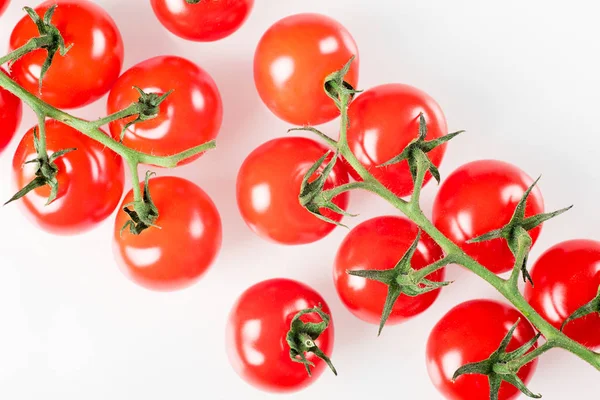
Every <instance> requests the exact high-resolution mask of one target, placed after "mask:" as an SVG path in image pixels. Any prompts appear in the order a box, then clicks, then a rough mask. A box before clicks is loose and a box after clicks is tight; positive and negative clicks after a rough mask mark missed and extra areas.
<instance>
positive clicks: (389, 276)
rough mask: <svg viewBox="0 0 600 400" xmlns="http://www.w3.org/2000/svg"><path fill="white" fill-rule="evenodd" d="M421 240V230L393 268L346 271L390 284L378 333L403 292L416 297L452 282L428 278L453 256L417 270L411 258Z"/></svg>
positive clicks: (451, 260) (450, 261)
mask: <svg viewBox="0 0 600 400" xmlns="http://www.w3.org/2000/svg"><path fill="white" fill-rule="evenodd" d="M420 240H421V230H419V232H418V233H417V236H416V237H415V240H414V241H413V242H412V244H411V246H410V247H409V248H408V250H406V252H405V253H404V255H403V256H402V258H401V259H400V261H398V263H397V264H396V266H395V267H394V268H392V269H387V270H376V269H372V270H353V271H346V273H347V274H348V275H353V276H359V277H361V278H366V279H371V280H374V281H377V282H381V283H383V284H385V285H387V286H388V293H387V296H386V299H385V304H384V306H383V312H382V313H381V321H380V323H379V331H378V332H377V335H378V336H379V335H381V331H382V330H383V327H384V326H385V323H386V321H387V320H388V318H389V316H390V314H391V313H392V309H393V307H394V304H395V303H396V301H397V300H398V297H400V295H401V294H403V293H404V294H405V295H407V296H411V297H415V296H419V295H421V294H424V293H427V292H431V291H432V290H436V289H440V288H442V287H444V286H448V285H449V284H450V283H452V282H436V281H431V280H429V279H427V278H426V276H427V275H429V274H431V273H433V272H435V271H436V270H438V269H440V268H442V267H444V266H446V265H448V264H450V263H452V262H453V259H452V257H450V256H447V257H444V258H443V259H441V260H439V261H436V262H435V263H433V264H430V265H429V266H427V267H425V268H423V269H421V270H415V269H414V268H413V267H412V265H411V259H412V257H413V255H414V254H415V251H416V250H417V246H418V245H419V241H420Z"/></svg>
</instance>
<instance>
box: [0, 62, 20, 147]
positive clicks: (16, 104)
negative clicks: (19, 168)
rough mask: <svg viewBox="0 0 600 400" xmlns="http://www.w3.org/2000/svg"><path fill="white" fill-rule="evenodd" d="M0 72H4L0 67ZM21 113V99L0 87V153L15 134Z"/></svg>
mask: <svg viewBox="0 0 600 400" xmlns="http://www.w3.org/2000/svg"><path fill="white" fill-rule="evenodd" d="M0 74H5V72H4V70H2V69H0ZM22 114H23V105H22V103H21V100H20V99H19V98H18V97H17V96H15V95H13V94H12V93H10V92H9V91H8V90H6V89H2V88H0V153H2V150H4V149H5V148H6V146H8V144H9V143H10V140H11V139H12V137H13V136H14V135H15V132H16V131H17V128H18V127H19V124H20V123H21V116H22Z"/></svg>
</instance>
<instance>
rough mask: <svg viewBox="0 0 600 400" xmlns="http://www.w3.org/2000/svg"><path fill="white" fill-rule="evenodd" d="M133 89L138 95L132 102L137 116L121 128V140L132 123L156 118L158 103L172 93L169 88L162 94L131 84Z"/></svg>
mask: <svg viewBox="0 0 600 400" xmlns="http://www.w3.org/2000/svg"><path fill="white" fill-rule="evenodd" d="M133 89H135V90H136V91H137V92H138V93H139V95H140V97H139V98H138V101H137V103H134V104H133V106H136V107H137V111H138V112H137V117H136V118H135V119H134V120H132V121H130V122H128V123H126V124H125V126H123V129H122V130H121V141H123V138H124V137H125V133H126V132H127V129H129V128H130V127H131V126H132V125H135V124H137V123H138V122H143V121H148V120H151V119H154V118H156V117H157V116H158V113H159V112H160V105H161V104H162V103H163V102H164V101H165V100H166V99H167V97H169V95H170V94H171V93H173V90H169V91H168V92H167V93H164V94H158V93H146V92H144V91H143V90H142V89H140V88H139V87H137V86H133Z"/></svg>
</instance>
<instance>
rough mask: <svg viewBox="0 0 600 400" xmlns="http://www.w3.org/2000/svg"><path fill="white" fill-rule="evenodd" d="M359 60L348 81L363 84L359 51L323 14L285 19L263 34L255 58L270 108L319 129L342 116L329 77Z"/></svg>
mask: <svg viewBox="0 0 600 400" xmlns="http://www.w3.org/2000/svg"><path fill="white" fill-rule="evenodd" d="M353 55H354V56H356V59H355V60H354V63H353V64H352V67H351V68H350V71H349V72H348V75H346V81H347V82H349V83H350V84H351V85H353V86H354V87H356V85H357V83H358V65H359V60H358V49H357V47H356V43H355V42H354V39H353V38H352V36H351V35H350V33H349V32H348V31H347V30H346V28H344V27H343V26H342V25H341V24H340V23H339V22H337V21H335V20H333V19H331V18H329V17H326V16H324V15H320V14H296V15H292V16H289V17H285V18H283V19H281V20H280V21H278V22H276V23H275V24H274V25H273V26H271V27H270V28H269V29H268V30H267V32H266V33H265V34H264V35H263V37H262V38H261V39H260V42H259V43H258V47H257V48H256V53H255V55H254V82H255V83H256V89H257V90H258V94H259V95H260V97H261V98H262V100H263V102H264V103H265V104H266V106H267V107H268V108H269V109H270V110H271V111H272V112H273V113H274V114H275V115H276V116H278V117H279V118H281V119H283V120H284V121H286V122H289V123H291V124H294V125H318V124H322V123H325V122H327V121H331V120H332V119H334V118H335V117H337V116H338V115H339V111H338V109H337V108H336V106H335V104H334V103H333V101H332V100H331V99H330V98H329V97H327V95H326V94H325V92H324V90H323V81H324V79H325V78H326V77H327V76H328V75H329V74H331V73H332V72H335V71H337V70H339V69H341V68H342V67H343V66H344V65H345V64H346V63H347V62H348V60H350V58H351V57H352V56H353Z"/></svg>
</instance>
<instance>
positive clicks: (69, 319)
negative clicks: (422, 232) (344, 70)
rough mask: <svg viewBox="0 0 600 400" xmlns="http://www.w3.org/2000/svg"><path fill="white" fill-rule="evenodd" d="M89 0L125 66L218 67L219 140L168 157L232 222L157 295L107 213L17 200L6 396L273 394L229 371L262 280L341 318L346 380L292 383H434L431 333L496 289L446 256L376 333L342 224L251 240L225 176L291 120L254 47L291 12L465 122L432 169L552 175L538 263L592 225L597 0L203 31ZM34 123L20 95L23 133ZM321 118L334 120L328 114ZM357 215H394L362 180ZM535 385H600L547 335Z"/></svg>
mask: <svg viewBox="0 0 600 400" xmlns="http://www.w3.org/2000/svg"><path fill="white" fill-rule="evenodd" d="M98 3H100V4H101V5H103V6H104V7H105V8H106V9H107V11H108V12H109V13H110V14H111V15H112V16H113V18H114V19H115V21H116V22H117V24H118V26H119V27H120V29H121V32H122V34H123V38H124V42H125V50H126V52H125V54H126V55H125V66H124V67H125V68H129V67H130V66H132V65H133V64H135V63H137V62H139V61H142V60H144V59H146V58H149V57H152V56H155V55H162V54H176V55H181V56H185V57H187V58H189V59H191V60H193V61H195V62H197V63H198V64H199V65H200V66H202V67H203V68H204V69H206V70H207V71H208V72H209V73H210V74H211V75H212V76H213V77H214V78H215V80H216V82H217V84H218V86H219V88H220V90H221V93H222V96H223V101H224V107H225V120H224V124H223V129H222V130H221V133H220V136H219V138H218V144H219V146H218V149H217V150H215V151H212V152H210V153H209V154H207V155H206V156H204V157H202V158H201V159H200V160H198V161H196V162H194V163H193V164H192V165H188V166H185V167H183V168H180V169H178V170H176V171H160V173H161V174H177V175H181V176H184V177H187V178H189V179H192V180H193V181H194V182H196V183H197V184H199V185H200V186H201V187H202V188H204V189H205V190H206V191H207V192H208V193H209V194H210V196H211V197H212V198H213V199H214V200H215V202H216V204H217V205H218V208H219V210H220V213H221V216H222V218H223V225H224V242H223V248H222V251H221V253H220V255H219V258H218V261H217V262H216V263H215V264H214V265H213V266H212V268H211V269H210V271H209V272H208V274H206V276H205V277H204V278H203V279H202V280H201V281H200V282H199V283H198V284H197V285H195V286H193V287H191V288H189V289H187V290H184V291H181V292H176V293H166V294H165V293H153V292H150V291H147V290H144V289H141V288H139V287H137V286H136V285H134V284H133V283H131V282H129V281H128V280H127V279H125V278H124V277H123V276H122V274H121V272H119V270H118V268H117V266H116V264H115V262H114V260H113V257H112V253H111V234H112V226H113V220H114V218H113V217H111V218H109V219H108V220H107V221H105V222H104V223H103V224H101V225H100V226H99V227H98V228H97V229H95V230H93V231H92V232H89V233H87V234H84V235H81V236H78V237H56V236H51V235H49V234H46V233H44V232H41V231H40V230H38V229H37V228H35V227H34V226H32V225H31V224H30V223H29V222H28V220H26V219H25V217H23V216H22V214H21V213H20V211H19V207H18V206H15V205H11V206H7V207H3V208H1V209H0V226H1V227H2V229H0V398H1V399H40V398H45V399H64V400H71V399H73V400H75V399H77V400H78V399H89V400H95V399H146V400H154V399H156V400H163V399H182V400H183V399H208V400H212V399H224V400H237V399H244V400H253V399H271V398H276V397H277V396H271V395H267V394H264V393H262V392H259V391H257V390H255V389H253V388H251V387H250V386H248V385H247V384H246V383H244V382H243V381H242V380H240V379H239V378H238V377H237V376H236V375H235V373H234V372H233V370H232V369H231V368H230V366H229V363H228V361H227V358H226V354H225V343H224V327H225V322H226V317H227V314H228V312H229V309H230V307H231V305H232V304H233V302H234V301H235V299H236V297H237V296H238V295H239V294H240V293H241V292H242V291H243V290H244V289H245V288H247V287H248V286H250V285H251V284H253V283H255V282H257V281H260V280H263V279H266V278H272V277H290V278H295V279H298V280H301V281H303V282H306V283H307V284H309V285H311V286H313V287H314V288H316V289H317V290H318V291H319V292H321V293H322V295H323V296H324V297H325V299H326V300H327V302H328V303H329V305H330V306H331V308H332V311H333V315H334V319H335V324H336V343H335V351H334V354H333V360H334V362H335V365H336V366H337V368H338V371H339V372H340V376H338V377H337V378H335V377H334V376H333V375H332V374H330V373H328V372H326V373H325V374H324V375H323V376H322V377H321V379H319V380H318V381H317V382H315V384H314V385H312V386H311V387H309V388H308V389H306V390H305V391H303V392H300V393H297V394H294V395H291V396H288V397H287V398H289V399H294V400H300V399H315V398H317V399H325V398H341V397H342V395H343V398H345V399H363V398H376V397H383V396H388V395H391V396H394V397H395V398H404V399H438V398H440V396H439V394H437V392H436V390H435V389H434V388H433V386H432V385H431V383H430V382H429V378H428V376H427V372H426V368H425V357H424V347H425V342H426V339H427V336H428V333H429V331H430V329H431V327H432V326H433V325H434V324H435V322H436V321H437V320H438V319H439V318H440V317H441V316H442V315H443V314H444V313H445V312H446V311H447V310H448V309H449V308H450V307H451V306H453V305H454V304H457V303H459V302H461V301H464V300H467V299H472V298H477V297H487V298H498V296H497V294H496V293H495V292H494V291H493V290H492V289H491V288H490V287H488V286H487V284H486V283H485V282H483V281H480V280H479V279H478V278H476V277H474V276H472V275H471V274H470V273H469V272H467V271H465V270H462V269H459V268H458V267H451V268H450V270H449V272H448V275H449V278H450V279H452V280H455V281H456V282H455V283H454V284H453V285H452V286H451V287H449V288H448V289H445V290H444V291H443V293H442V295H441V296H440V297H439V299H438V300H437V302H436V303H435V304H434V305H433V306H432V307H431V308H430V309H429V310H428V312H426V313H424V314H422V315H421V316H419V317H417V318H415V319H413V320H411V321H410V322H408V323H406V324H404V325H401V326H393V327H387V328H386V329H385V331H384V333H383V335H382V337H380V338H377V337H376V327H375V326H371V325H367V324H365V323H363V322H361V321H359V320H358V319H356V318H355V317H353V316H352V315H351V314H350V313H349V312H348V311H347V310H346V309H345V308H344V307H343V306H342V304H341V303H340V301H339V299H338V298H337V294H336V292H335V290H334V287H333V283H332V279H331V268H332V261H333V258H334V255H335V252H336V249H337V246H338V245H339V243H340V241H341V240H342V238H343V237H344V235H345V234H346V233H347V232H346V231H345V230H343V229H337V230H335V231H334V232H333V234H331V235H330V236H328V237H327V238H326V239H324V240H322V241H320V242H318V243H315V244H312V245H307V246H301V247H284V246H278V245H274V244H271V243H267V242H265V241H263V240H261V239H259V238H258V237H256V236H255V235H254V234H252V233H251V232H250V230H249V229H248V228H247V227H246V226H245V224H244V222H243V221H242V219H241V218H240V216H239V213H238V210H237V206H236V203H235V177H236V173H237V170H238V168H239V166H240V164H241V162H242V161H243V159H244V157H245V156H246V155H247V154H248V153H249V152H250V151H251V150H252V149H254V148H255V147H256V146H257V145H259V144H261V143H263V142H265V141H266V140H268V139H271V138H274V137H278V136H282V135H284V134H285V132H286V129H287V128H288V127H289V125H288V124H286V123H284V122H281V121H279V120H278V119H277V118H276V117H274V116H273V115H272V114H270V112H269V111H268V110H267V109H266V108H265V107H264V106H263V104H262V103H261V102H260V100H259V97H258V95H257V93H256V91H255V89H254V84H253V81H252V57H253V51H254V48H255V46H256V43H257V42H258V40H259V38H260V36H261V34H262V33H263V32H264V31H265V30H266V29H267V28H268V27H269V26H270V25H271V24H272V23H273V22H275V21H276V20H278V19H280V18H282V17H284V16H286V15H290V14H294V13H298V12H306V11H314V12H321V13H325V14H328V15H330V16H332V17H334V18H336V19H338V20H339V21H340V22H341V23H343V24H344V25H345V26H346V27H347V28H348V29H349V30H350V32H351V33H352V34H353V36H354V38H355V39H356V41H357V43H358V46H359V49H360V55H361V77H360V87H361V88H364V89H366V88H369V87H371V86H374V85H377V84H381V83H388V82H403V83H409V84H412V85H414V86H417V87H420V88H421V89H424V90H425V91H427V92H428V93H429V94H431V95H432V96H433V97H434V98H435V99H437V101H438V102H439V103H440V104H441V106H442V108H443V109H444V111H445V114H446V117H447V119H448V123H449V127H450V130H458V129H466V130H467V131H468V134H466V135H463V136H461V137H459V138H458V139H456V140H455V141H453V144H452V145H451V146H450V147H449V150H448V152H447V156H446V159H445V162H444V163H443V166H442V168H441V172H442V176H445V175H447V174H448V173H449V172H451V171H452V170H453V169H454V168H456V167H457V166H459V165H460V164H462V163H464V162H467V161H471V160H475V159H480V158H497V159H501V160H506V161H509V162H512V163H514V164H517V165H519V166H520V167H521V168H523V169H524V170H525V171H527V172H528V173H529V174H530V175H532V176H535V175H538V174H540V173H543V174H544V177H543V180H542V181H541V183H540V187H541V189H542V192H543V194H544V196H545V200H546V207H547V209H556V208H559V207H562V206H565V205H568V204H571V203H575V208H574V209H573V210H572V211H570V212H569V213H568V214H567V215H566V216H562V217H560V218H559V219H557V220H556V221H554V222H551V223H548V224H546V226H545V227H544V230H543V232H542V235H541V237H540V239H539V241H538V243H537V245H536V246H535V248H534V250H533V255H532V260H535V259H536V258H537V257H538V255H539V254H540V253H541V252H542V251H543V250H544V249H545V248H547V247H549V246H550V245H552V244H554V243H556V242H558V241H561V240H566V239H572V238H580V237H581V238H591V239H597V240H598V239H600V233H598V226H599V225H600V213H598V212H597V207H598V198H599V197H600V184H599V180H598V174H599V172H598V167H597V162H598V155H599V152H598V146H600V136H599V134H600V127H599V124H598V112H599V109H598V106H599V104H600V103H599V101H598V99H599V93H600V77H599V76H600V74H599V71H600V56H599V54H600V52H599V50H600V49H599V45H598V38H600V25H599V24H598V21H597V16H598V13H599V12H600V9H599V6H598V2H596V1H591V0H590V1H571V2H568V5H567V2H563V1H549V0H535V1H534V0H529V1H520V0H514V1H502V2H491V1H476V0H473V1H444V0H440V1H433V0H426V1H424V0H419V1H416V0H414V1H397V0H386V1H383V0H378V1H365V0H327V1H324V0H302V1H279V0H256V3H257V4H256V5H255V8H254V10H253V13H252V15H251V17H250V19H249V20H248V21H247V23H246V24H245V26H244V27H243V28H242V29H241V30H240V31H238V32H237V33H236V34H234V35H233V36H231V37H229V38H227V39H225V40H222V41H220V42H216V43H212V44H201V43H191V42H186V41H184V40H182V39H179V38H176V37H174V36H172V35H171V34H169V33H168V32H167V31H166V30H165V29H163V28H162V27H161V26H160V25H159V23H158V21H157V20H156V19H155V17H154V14H153V13H152V10H151V8H150V5H149V4H148V2H147V1H141V0H136V1H122V0H103V1H98ZM27 4H29V5H32V6H33V5H35V4H31V3H30V2H27ZM24 5H26V2H25V1H24V0H13V2H12V4H11V6H10V8H9V9H8V11H7V12H6V13H5V15H4V16H3V17H2V18H1V19H0V48H1V49H2V50H5V49H6V45H7V43H8V37H9V34H10V30H11V29H12V26H13V25H14V24H15V22H16V21H17V20H18V18H20V16H21V15H22V14H21V12H20V10H19V9H20V7H22V6H24ZM91 67H92V68H93V66H91ZM104 107H105V99H102V100H100V101H98V102H97V103H95V104H93V105H91V106H90V107H87V108H85V109H82V110H78V111H76V113H77V115H80V116H82V117H86V118H96V117H99V116H102V115H104V113H105V109H104ZM33 124H34V120H33V115H32V113H31V112H30V111H26V114H25V118H24V122H23V124H22V125H21V129H20V131H19V133H20V134H21V133H23V132H24V131H25V130H26V129H28V128H30V127H31V126H32V125H33ZM324 129H326V130H329V132H330V133H332V134H335V132H336V123H332V124H329V125H327V126H325V127H324ZM16 144H17V140H14V141H13V142H12V144H11V146H10V147H9V148H8V149H7V150H6V151H5V152H4V153H3V154H2V155H1V156H0V199H8V198H9V197H10V195H11V194H12V192H13V190H14V188H13V187H12V182H11V174H10V170H11V167H10V164H11V157H12V152H13V151H14V148H15V147H16ZM435 190H436V189H435V187H434V185H432V184H430V185H429V186H428V187H427V190H426V191H425V193H424V207H425V209H426V210H427V211H428V212H429V210H430V208H431V202H432V198H433V195H434V193H435ZM351 211H353V212H358V213H360V214H361V216H360V217H358V218H356V219H355V220H352V221H348V220H347V221H346V223H348V224H350V225H351V226H353V225H355V224H357V223H358V222H360V221H362V220H364V219H366V218H369V217H372V216H375V215H380V214H385V213H394V211H393V210H392V209H391V208H390V207H389V206H387V205H385V204H384V203H383V202H382V201H381V200H379V199H375V198H373V197H371V196H369V195H367V194H360V193H354V194H353V197H352V200H351ZM565 267H567V266H565ZM471 345H475V344H474V343H473V344H471ZM530 388H531V389H532V390H533V391H535V392H541V393H542V394H544V398H545V399H548V400H559V399H565V398H567V397H569V398H576V399H584V400H585V399H593V398H598V397H597V396H598V392H599V391H600V380H599V379H598V374H597V372H595V371H594V370H593V369H592V368H591V367H589V366H588V365H586V364H584V363H583V362H582V361H580V360H578V359H577V358H575V357H574V356H572V355H570V354H567V353H564V352H561V351H551V352H550V353H548V354H546V355H545V356H544V357H543V358H542V360H541V362H540V364H539V367H538V370H537V373H536V374H535V377H534V378H533V381H532V382H531V384H530ZM401 391H402V392H403V394H401Z"/></svg>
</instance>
